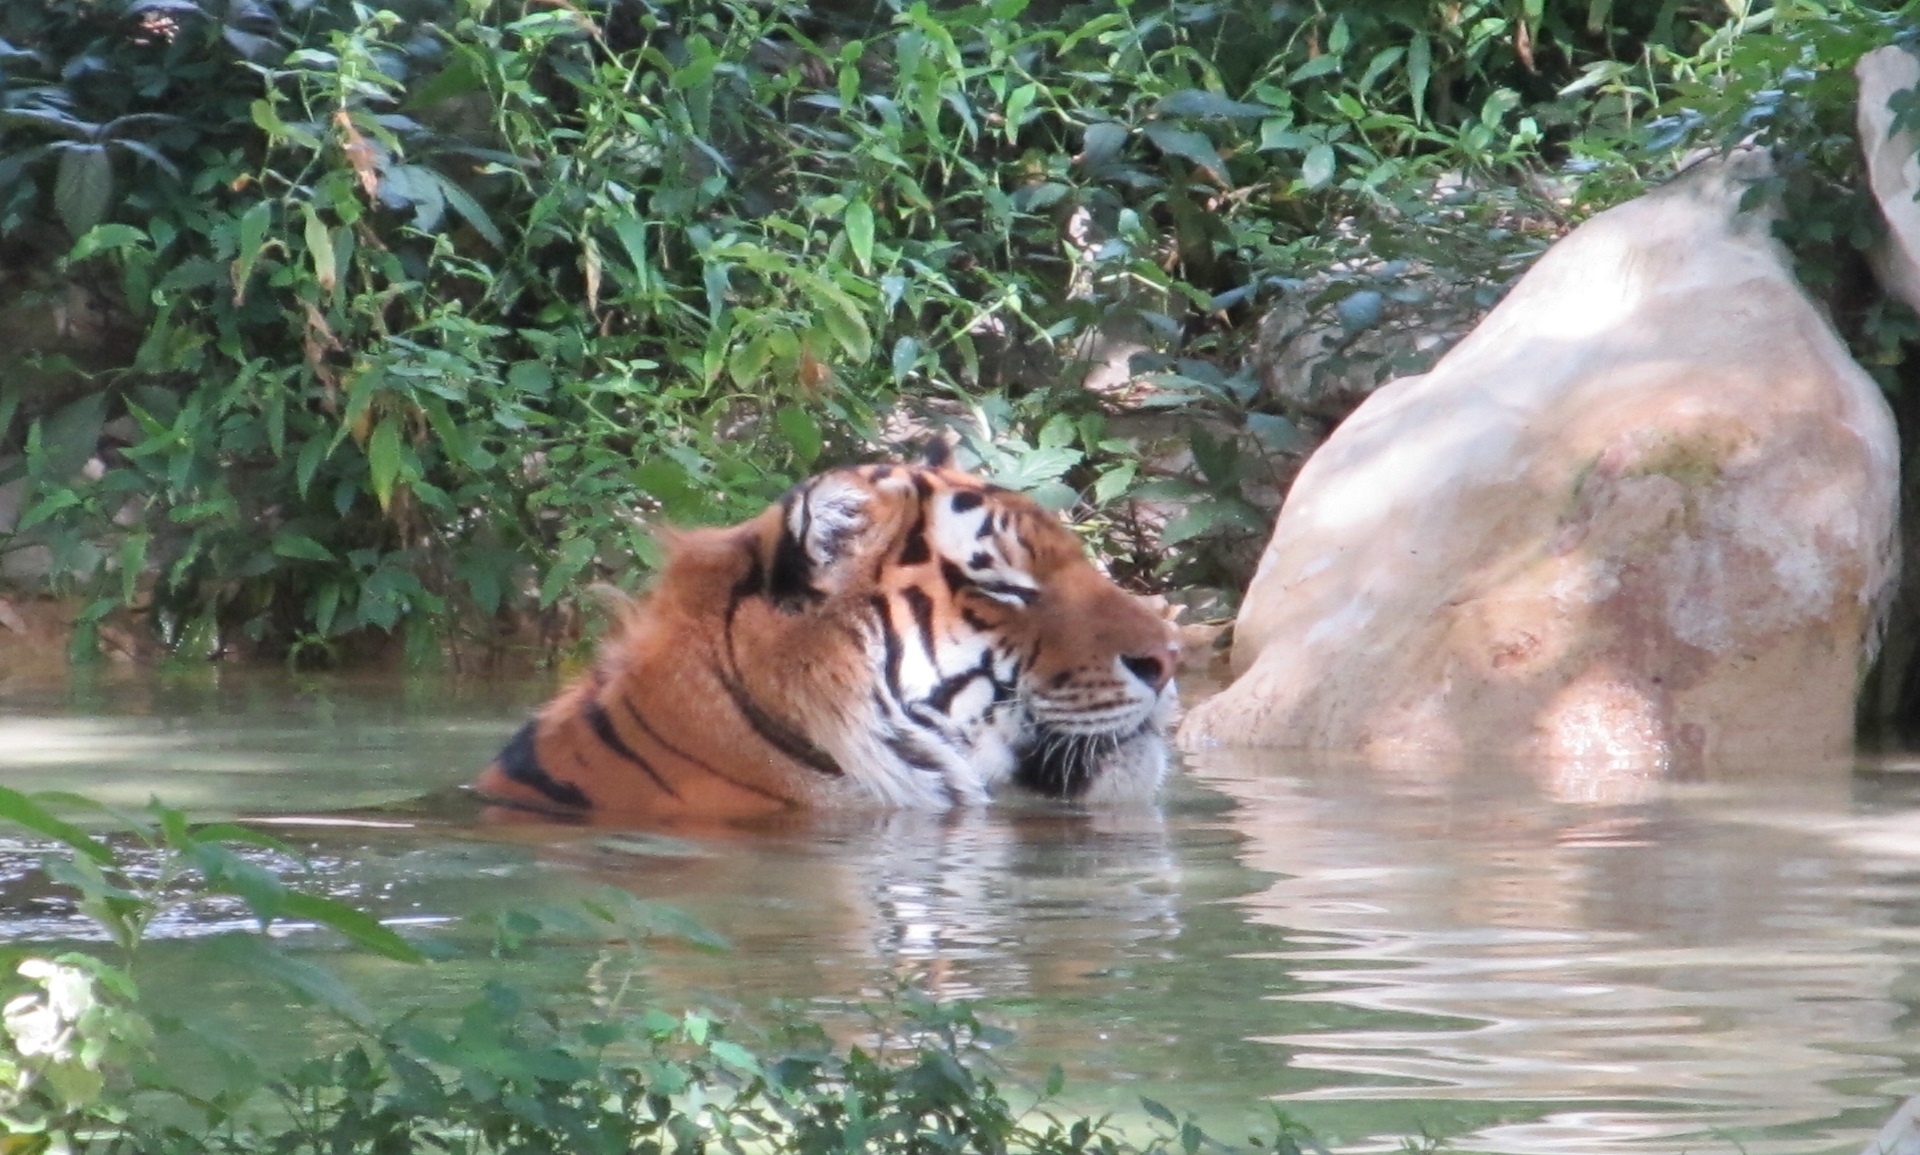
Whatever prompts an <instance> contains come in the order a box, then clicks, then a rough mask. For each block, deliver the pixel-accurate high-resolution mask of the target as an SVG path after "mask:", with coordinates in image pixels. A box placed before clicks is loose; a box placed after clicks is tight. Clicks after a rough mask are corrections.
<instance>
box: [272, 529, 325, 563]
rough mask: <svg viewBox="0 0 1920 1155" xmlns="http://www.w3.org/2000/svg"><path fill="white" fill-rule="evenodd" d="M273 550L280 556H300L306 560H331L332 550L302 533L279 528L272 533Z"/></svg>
mask: <svg viewBox="0 0 1920 1155" xmlns="http://www.w3.org/2000/svg"><path fill="white" fill-rule="evenodd" d="M273 552H274V553H277V554H279V555H280V556H281V557H291V558H302V559H304V560H307V561H332V560H333V551H332V550H329V549H328V548H327V547H326V546H324V545H321V544H320V543H319V542H317V541H315V540H313V539H312V538H310V537H308V536H307V535H306V534H304V533H294V532H292V531H291V530H281V531H280V532H279V533H277V534H275V535H274V538H273Z"/></svg>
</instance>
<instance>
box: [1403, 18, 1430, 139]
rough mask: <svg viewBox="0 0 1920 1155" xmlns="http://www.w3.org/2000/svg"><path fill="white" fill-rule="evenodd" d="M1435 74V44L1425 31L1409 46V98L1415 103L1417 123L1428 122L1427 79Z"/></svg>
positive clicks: (1414, 114)
mask: <svg viewBox="0 0 1920 1155" xmlns="http://www.w3.org/2000/svg"><path fill="white" fill-rule="evenodd" d="M1432 74H1433V45H1432V43H1431V42H1430V41H1429V40H1428V39H1427V34H1426V33H1424V32H1421V33H1418V34H1416V35H1415V36H1414V38H1413V43H1412V44H1410V45H1408V46H1407V89H1408V92H1407V99H1408V102H1409V103H1411V104H1412V105H1413V121H1414V123H1415V124H1424V123H1425V122H1426V110H1427V80H1428V79H1429V78H1430V77H1431V76H1432Z"/></svg>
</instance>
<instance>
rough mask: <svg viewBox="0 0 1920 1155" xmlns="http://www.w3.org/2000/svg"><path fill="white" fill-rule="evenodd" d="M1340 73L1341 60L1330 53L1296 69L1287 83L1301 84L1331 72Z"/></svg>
mask: <svg viewBox="0 0 1920 1155" xmlns="http://www.w3.org/2000/svg"><path fill="white" fill-rule="evenodd" d="M1338 71H1340V58H1339V57H1338V56H1335V55H1334V54H1332V53H1331V52H1329V53H1326V54H1325V55H1322V56H1316V57H1314V58H1313V59H1312V60H1309V61H1307V62H1306V63H1305V64H1302V65H1301V66H1300V67H1298V68H1296V69H1294V70H1293V75H1291V76H1289V77H1287V83H1289V84H1299V83H1300V82H1302V81H1305V80H1313V79H1316V78H1317V77H1321V76H1325V75H1326V74H1327V73H1329V72H1338Z"/></svg>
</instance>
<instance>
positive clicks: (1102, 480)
mask: <svg viewBox="0 0 1920 1155" xmlns="http://www.w3.org/2000/svg"><path fill="white" fill-rule="evenodd" d="M1137 472H1138V467H1137V466H1136V465H1135V464H1134V463H1133V462H1131V461H1124V462H1121V463H1120V464H1119V465H1116V466H1114V467H1113V468H1112V469H1109V470H1107V471H1106V472H1105V473H1103V474H1101V475H1100V476H1099V477H1098V478H1097V479H1095V481H1094V483H1093V500H1094V501H1095V502H1096V503H1098V504H1100V505H1105V504H1106V503H1107V502H1109V501H1112V500H1113V499H1114V498H1116V497H1119V496H1120V495H1121V494H1123V493H1125V492H1126V491H1127V487H1128V486H1130V485H1132V484H1133V479H1134V477H1135V475H1136V474H1137Z"/></svg>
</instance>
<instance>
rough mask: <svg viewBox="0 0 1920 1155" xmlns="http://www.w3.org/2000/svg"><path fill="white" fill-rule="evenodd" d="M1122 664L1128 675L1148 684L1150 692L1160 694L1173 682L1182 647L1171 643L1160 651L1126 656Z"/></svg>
mask: <svg viewBox="0 0 1920 1155" xmlns="http://www.w3.org/2000/svg"><path fill="white" fill-rule="evenodd" d="M1120 664H1121V665H1122V666H1125V667H1126V668H1127V673H1129V674H1132V675H1133V676H1134V677H1136V678H1138V679H1140V680H1141V681H1142V682H1144V683H1146V686H1147V688H1148V689H1149V690H1152V691H1153V692H1154V693H1156V694H1157V693H1159V692H1160V691H1161V690H1164V689H1166V686H1167V683H1168V682H1171V681H1172V680H1173V670H1174V667H1176V666H1178V665H1179V664H1180V647H1179V646H1178V645H1176V644H1172V643H1169V644H1168V645H1166V646H1163V647H1162V648H1160V649H1158V650H1154V651H1153V652H1151V653H1145V654H1125V655H1122V656H1121V658H1120Z"/></svg>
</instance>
